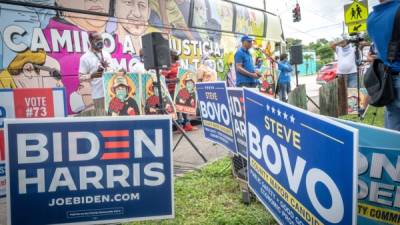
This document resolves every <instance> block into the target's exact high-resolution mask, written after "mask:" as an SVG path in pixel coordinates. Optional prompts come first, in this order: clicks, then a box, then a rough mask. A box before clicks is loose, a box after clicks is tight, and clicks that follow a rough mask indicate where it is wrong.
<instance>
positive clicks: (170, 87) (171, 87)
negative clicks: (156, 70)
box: [161, 62, 179, 93]
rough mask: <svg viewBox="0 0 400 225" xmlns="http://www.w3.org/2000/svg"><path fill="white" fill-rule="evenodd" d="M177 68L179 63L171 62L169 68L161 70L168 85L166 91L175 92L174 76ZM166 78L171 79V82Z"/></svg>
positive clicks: (176, 74) (176, 73)
mask: <svg viewBox="0 0 400 225" xmlns="http://www.w3.org/2000/svg"><path fill="white" fill-rule="evenodd" d="M178 69H179V63H178V62H176V63H173V64H171V67H170V69H169V70H163V71H162V72H161V74H162V75H163V76H164V77H165V78H166V79H167V86H168V91H169V92H170V93H174V92H175V85H176V81H175V80H176V77H177V76H178ZM168 80H173V82H168Z"/></svg>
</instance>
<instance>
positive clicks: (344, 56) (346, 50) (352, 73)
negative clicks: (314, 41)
mask: <svg viewBox="0 0 400 225" xmlns="http://www.w3.org/2000/svg"><path fill="white" fill-rule="evenodd" d="M332 48H333V50H335V51H336V55H337V58H338V68H337V72H336V73H337V75H338V76H343V77H344V78H345V79H346V83H347V87H348V88H357V78H358V76H357V64H356V48H355V47H354V46H353V45H352V44H351V43H349V42H348V41H347V40H343V41H340V42H337V43H334V44H333V45H332Z"/></svg>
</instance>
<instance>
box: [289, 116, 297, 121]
mask: <svg viewBox="0 0 400 225" xmlns="http://www.w3.org/2000/svg"><path fill="white" fill-rule="evenodd" d="M295 120H296V119H295V118H294V116H293V115H291V116H290V122H291V123H294V121H295Z"/></svg>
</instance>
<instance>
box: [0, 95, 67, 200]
mask: <svg viewBox="0 0 400 225" xmlns="http://www.w3.org/2000/svg"><path fill="white" fill-rule="evenodd" d="M65 98H66V97H65V90H64V88H53V89H51V88H22V89H0V198H1V197H5V196H6V174H5V152H4V137H3V127H4V122H3V120H4V119H5V118H43V117H65V116H67V106H66V104H65V102H66V101H65Z"/></svg>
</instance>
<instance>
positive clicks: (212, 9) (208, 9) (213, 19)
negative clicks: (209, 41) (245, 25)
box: [192, 0, 234, 32]
mask: <svg viewBox="0 0 400 225" xmlns="http://www.w3.org/2000/svg"><path fill="white" fill-rule="evenodd" d="M233 15H234V14H233V4H232V3H230V2H225V1H212V0H195V1H194V8H193V20H192V27H196V28H207V29H218V30H222V31H228V32H232V30H233V29H232V28H233V27H232V25H233Z"/></svg>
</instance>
